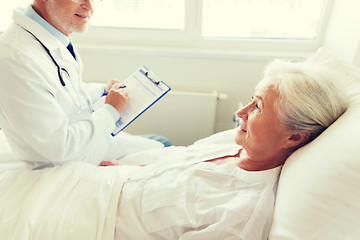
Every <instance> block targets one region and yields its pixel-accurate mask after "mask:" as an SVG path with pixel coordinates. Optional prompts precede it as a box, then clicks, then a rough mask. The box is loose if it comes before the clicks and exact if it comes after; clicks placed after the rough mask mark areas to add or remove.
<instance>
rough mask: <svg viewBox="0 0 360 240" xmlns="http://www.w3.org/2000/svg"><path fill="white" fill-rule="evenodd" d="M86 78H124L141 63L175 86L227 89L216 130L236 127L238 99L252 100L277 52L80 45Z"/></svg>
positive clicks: (219, 111)
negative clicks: (222, 52) (254, 52)
mask: <svg viewBox="0 0 360 240" xmlns="http://www.w3.org/2000/svg"><path fill="white" fill-rule="evenodd" d="M79 51H80V53H81V56H82V59H83V62H84V68H85V69H84V79H85V80H86V81H96V82H107V81H108V80H109V79H110V78H113V77H115V78H118V79H123V78H125V77H126V76H127V75H128V74H130V73H131V72H132V71H134V70H135V69H136V68H137V67H138V66H139V65H145V66H147V67H149V68H150V69H152V70H153V71H154V72H155V73H156V74H157V75H158V76H159V77H161V78H162V79H163V80H164V81H166V82H167V83H168V84H169V85H170V86H171V87H172V89H173V90H181V91H184V90H185V91H195V92H211V91H213V90H218V91H220V92H222V93H226V94H227V95H228V96H229V97H228V99H227V100H220V101H219V102H218V108H217V113H216V132H218V131H222V130H226V129H229V128H232V127H233V126H234V124H233V122H232V117H233V114H234V112H235V111H236V110H237V107H238V103H239V102H243V103H247V102H249V101H250V99H251V96H252V93H253V90H254V87H255V86H256V84H257V82H258V81H259V80H260V79H261V77H262V72H263V69H264V66H265V65H266V64H267V63H268V62H269V61H270V60H271V59H273V58H274V56H273V55H270V56H261V55H251V54H235V55H227V54H219V53H197V52H186V51H177V50H174V51H171V50H165V51H164V50H159V49H127V48H122V47H106V48H105V47H104V48H102V49H99V48H94V47H86V46H82V47H81V46H80V48H79Z"/></svg>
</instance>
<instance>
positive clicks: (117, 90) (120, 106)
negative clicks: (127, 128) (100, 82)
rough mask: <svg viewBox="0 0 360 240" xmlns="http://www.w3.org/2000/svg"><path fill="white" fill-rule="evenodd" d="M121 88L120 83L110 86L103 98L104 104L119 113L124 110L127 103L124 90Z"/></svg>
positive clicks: (126, 94) (127, 99)
mask: <svg viewBox="0 0 360 240" xmlns="http://www.w3.org/2000/svg"><path fill="white" fill-rule="evenodd" d="M122 86H124V85H123V84H121V83H115V84H114V85H112V87H111V88H110V90H109V91H108V94H107V95H106V98H105V103H107V104H110V105H111V106H113V107H114V108H115V109H116V110H117V111H118V112H119V113H120V112H121V111H122V110H124V108H125V107H126V104H127V103H128V101H129V97H128V93H127V91H126V88H122Z"/></svg>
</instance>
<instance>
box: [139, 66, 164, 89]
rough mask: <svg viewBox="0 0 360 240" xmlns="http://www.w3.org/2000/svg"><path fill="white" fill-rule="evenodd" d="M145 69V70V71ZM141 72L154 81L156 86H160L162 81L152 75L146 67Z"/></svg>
mask: <svg viewBox="0 0 360 240" xmlns="http://www.w3.org/2000/svg"><path fill="white" fill-rule="evenodd" d="M144 69H145V70H144ZM140 72H141V73H142V74H144V75H145V76H146V77H147V78H148V79H149V80H150V81H152V82H153V83H155V84H156V85H159V83H160V80H158V79H157V76H156V75H155V74H154V73H152V72H151V71H150V70H148V69H147V68H146V67H142V68H141V69H140Z"/></svg>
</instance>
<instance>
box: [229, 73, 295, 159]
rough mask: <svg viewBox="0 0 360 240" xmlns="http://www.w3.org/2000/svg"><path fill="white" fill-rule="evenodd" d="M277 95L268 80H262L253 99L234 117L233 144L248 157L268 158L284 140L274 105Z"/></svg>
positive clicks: (280, 146)
mask: <svg viewBox="0 0 360 240" xmlns="http://www.w3.org/2000/svg"><path fill="white" fill-rule="evenodd" d="M277 99H278V92H277V90H276V89H274V87H273V84H272V83H271V82H270V81H267V80H262V81H261V82H260V83H259V84H258V86H257V87H256V89H255V92H254V95H253V100H252V101H251V102H250V103H249V104H248V105H246V106H245V107H244V108H242V109H240V110H239V111H238V112H237V113H236V114H237V115H238V116H239V117H240V122H239V123H240V124H239V128H238V129H237V131H236V135H235V142H236V143H237V144H239V145H241V146H243V147H244V149H245V150H246V152H247V154H248V155H249V156H253V157H256V156H261V157H270V156H271V154H273V153H274V152H276V151H278V150H280V149H281V148H282V147H283V145H284V143H285V142H286V140H287V138H288V133H286V132H284V131H282V130H281V129H283V128H281V127H282V126H283V125H282V124H283V123H282V122H280V120H279V117H278V112H277V109H276V106H275V102H276V100H277Z"/></svg>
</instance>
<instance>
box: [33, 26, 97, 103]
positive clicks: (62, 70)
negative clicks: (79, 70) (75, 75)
mask: <svg viewBox="0 0 360 240" xmlns="http://www.w3.org/2000/svg"><path fill="white" fill-rule="evenodd" d="M26 31H27V30H26ZM27 32H29V31H27ZM29 33H30V34H31V35H32V36H33V37H34V38H35V39H36V40H37V41H38V42H39V43H40V44H41V46H42V47H43V48H44V49H45V51H46V52H47V54H48V55H49V57H50V58H51V60H52V61H53V63H54V64H55V66H56V67H57V73H58V76H59V80H60V83H61V85H62V86H63V87H65V88H66V87H67V86H66V84H65V81H64V78H63V76H64V75H65V76H66V77H67V78H70V74H69V72H68V71H67V70H66V69H65V68H63V67H60V66H59V64H58V63H57V62H56V60H55V59H54V57H53V56H52V55H51V53H50V51H49V49H48V48H47V47H46V46H45V45H44V44H43V43H42V42H41V41H40V40H39V39H38V38H37V37H36V36H35V35H34V34H33V33H31V32H29ZM73 89H74V91H75V93H76V95H77V98H78V102H79V105H78V104H77V102H76V101H75V100H74V98H73V96H72V94H70V93H69V94H70V96H71V98H72V100H73V102H74V103H75V105H78V107H79V108H80V109H84V107H82V104H81V99H80V96H79V94H78V92H77V90H76V89H75V87H74V86H73ZM87 102H88V105H89V106H91V104H90V102H89V99H88V98H87Z"/></svg>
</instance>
